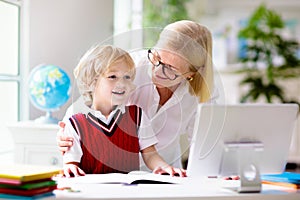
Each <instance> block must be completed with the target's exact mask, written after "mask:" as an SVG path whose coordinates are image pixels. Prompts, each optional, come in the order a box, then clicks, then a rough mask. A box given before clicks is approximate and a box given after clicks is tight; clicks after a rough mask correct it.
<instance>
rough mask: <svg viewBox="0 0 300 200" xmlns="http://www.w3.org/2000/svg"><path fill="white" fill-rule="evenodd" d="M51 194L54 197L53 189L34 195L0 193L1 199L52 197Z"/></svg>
mask: <svg viewBox="0 0 300 200" xmlns="http://www.w3.org/2000/svg"><path fill="white" fill-rule="evenodd" d="M50 196H53V197H54V193H53V192H52V191H51V192H46V193H42V194H37V195H33V196H20V195H13V194H1V193H0V199H43V198H46V197H50Z"/></svg>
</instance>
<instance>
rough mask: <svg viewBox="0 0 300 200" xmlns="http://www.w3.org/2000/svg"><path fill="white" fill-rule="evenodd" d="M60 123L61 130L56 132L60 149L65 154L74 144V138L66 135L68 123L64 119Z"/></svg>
mask: <svg viewBox="0 0 300 200" xmlns="http://www.w3.org/2000/svg"><path fill="white" fill-rule="evenodd" d="M58 125H59V130H58V132H57V134H56V135H57V137H56V141H57V145H58V149H59V151H60V152H61V154H62V155H64V154H65V153H66V152H67V151H69V150H70V148H71V147H72V146H73V140H74V138H73V137H70V136H66V135H64V131H65V126H66V124H65V123H64V122H63V121H60V122H59V123H58Z"/></svg>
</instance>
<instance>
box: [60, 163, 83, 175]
mask: <svg viewBox="0 0 300 200" xmlns="http://www.w3.org/2000/svg"><path fill="white" fill-rule="evenodd" d="M77 164H78V163H77ZM84 175H85V173H84V171H83V170H82V169H80V168H79V167H78V166H77V165H76V164H72V163H69V164H65V165H64V176H65V177H67V178H70V177H76V176H84Z"/></svg>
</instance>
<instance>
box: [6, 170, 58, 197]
mask: <svg viewBox="0 0 300 200" xmlns="http://www.w3.org/2000/svg"><path fill="white" fill-rule="evenodd" d="M60 172H61V169H59V168H54V167H48V166H36V165H1V166H0V198H18V197H19V198H21V197H30V198H32V197H41V196H48V195H52V194H53V190H55V189H56V186H57V184H56V181H54V180H53V179H52V177H53V176H55V175H57V174H59V173H60Z"/></svg>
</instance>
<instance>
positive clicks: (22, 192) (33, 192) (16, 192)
mask: <svg viewBox="0 0 300 200" xmlns="http://www.w3.org/2000/svg"><path fill="white" fill-rule="evenodd" d="M55 189H56V185H55V186H49V187H42V188H35V189H31V190H21V189H11V188H0V193H3V194H11V195H19V196H35V195H39V194H43V193H48V192H52V191H53V190H55Z"/></svg>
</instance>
